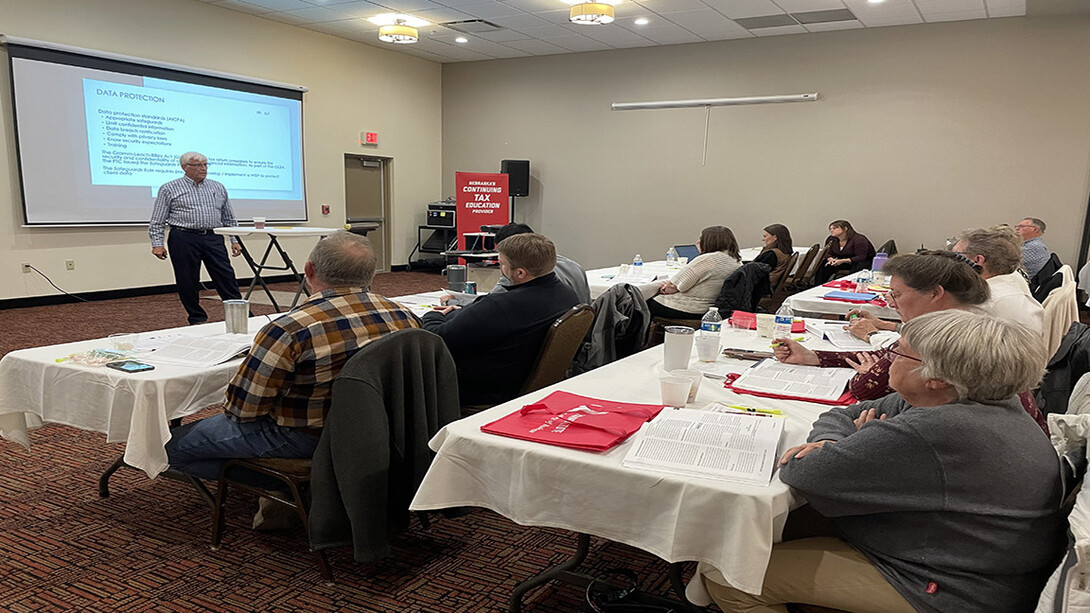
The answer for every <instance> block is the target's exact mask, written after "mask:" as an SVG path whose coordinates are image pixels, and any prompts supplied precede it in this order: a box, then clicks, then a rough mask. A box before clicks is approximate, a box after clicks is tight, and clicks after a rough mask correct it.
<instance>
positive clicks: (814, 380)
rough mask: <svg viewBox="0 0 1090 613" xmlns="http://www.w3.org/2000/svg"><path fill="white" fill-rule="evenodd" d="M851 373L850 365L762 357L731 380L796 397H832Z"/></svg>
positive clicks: (740, 386) (739, 385) (741, 386)
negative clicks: (825, 365) (804, 363)
mask: <svg viewBox="0 0 1090 613" xmlns="http://www.w3.org/2000/svg"><path fill="white" fill-rule="evenodd" d="M854 376H855V371H854V370H852V369H851V368H822V367H820V366H799V365H797V364H782V363H780V362H777V361H776V360H764V361H761V362H758V363H756V364H754V365H753V366H751V367H749V368H748V369H746V371H745V372H744V373H742V376H741V377H738V379H737V380H736V381H735V382H734V383H733V384H732V386H733V387H736V388H738V389H744V390H749V391H751V392H765V393H769V394H779V395H783V396H795V397H797V398H814V399H818V400H836V399H837V398H840V396H841V394H843V393H844V388H845V387H846V386H847V385H848V381H851V379H852V377H854Z"/></svg>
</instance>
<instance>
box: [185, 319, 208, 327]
mask: <svg viewBox="0 0 1090 613" xmlns="http://www.w3.org/2000/svg"><path fill="white" fill-rule="evenodd" d="M206 323H208V320H207V319H190V320H189V325H191V326H199V325H201V324H206Z"/></svg>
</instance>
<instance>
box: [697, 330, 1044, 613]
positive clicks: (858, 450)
mask: <svg viewBox="0 0 1090 613" xmlns="http://www.w3.org/2000/svg"><path fill="white" fill-rule="evenodd" d="M1044 365H1045V352H1044V348H1043V344H1042V342H1041V339H1040V337H1039V336H1035V335H1032V334H1030V333H1029V332H1027V331H1026V330H1025V328H1023V327H1021V326H1018V325H1015V324H1011V323H1009V322H1007V321H1005V320H1001V319H998V318H993V317H989V316H987V315H981V314H977V313H971V312H964V311H942V312H938V313H930V314H927V315H922V316H920V317H917V318H915V319H913V320H912V321H910V322H908V323H906V324H905V325H904V328H903V330H902V337H901V343H900V345H899V346H898V347H897V349H896V357H895V359H894V361H893V363H892V365H891V366H890V373H889V374H890V384H891V385H892V387H893V389H895V390H896V391H897V393H894V394H890V395H889V396H886V397H885V398H882V399H879V400H874V401H869V402H863V403H859V404H856V405H853V406H850V407H846V408H838V409H833V410H831V411H828V412H826V413H824V414H823V415H822V416H821V417H819V418H818V420H817V421H816V422H814V426H813V430H812V431H811V432H810V436H809V437H808V439H807V440H808V441H809V442H807V443H806V444H804V445H800V446H798V447H794V448H792V449H789V450H787V452H786V453H785V454H784V455H783V458H782V459H781V464H782V465H783V467H782V468H781V469H780V479H782V480H783V482H784V483H787V484H788V485H791V486H792V487H794V488H795V489H796V490H798V491H799V493H801V494H803V495H804V496H805V497H806V499H807V500H808V501H809V503H810V505H811V507H813V509H814V510H815V511H817V512H819V513H820V514H822V515H824V516H825V517H827V518H829V519H830V520H831V521H832V524H833V525H834V526H835V528H836V536H835V537H817V538H807V539H800V540H795V541H786V542H783V543H780V544H777V545H775V546H774V547H773V550H772V556H771V558H770V561H769V566H768V571H767V574H766V575H765V584H764V589H763V591H762V595H760V596H754V595H751V594H746V593H744V592H741V591H740V590H736V589H733V588H729V587H726V586H723V585H719V584H717V583H715V582H714V581H713V580H709V579H707V578H705V584H706V586H707V587H708V590H709V592H710V593H711V594H712V597H713V598H714V599H715V600H716V602H717V603H718V604H719V606H720V607H722V609H723V610H724V611H754V612H756V611H787V609H786V605H785V604H784V603H805V604H814V605H819V606H825V607H832V608H836V609H841V610H845V611H856V612H865V611H875V612H878V611H882V612H886V613H895V612H899V611H934V612H940V611H941V612H950V611H957V612H959V613H960V612H970V611H980V612H985V611H986V612H988V613H1001V612H1005V611H1032V610H1033V607H1034V604H1035V603H1036V601H1037V598H1038V596H1039V594H1040V591H1041V588H1042V587H1043V585H1044V582H1045V580H1046V578H1047V577H1048V575H1049V573H1050V572H1051V571H1052V570H1053V569H1054V567H1055V564H1056V563H1057V562H1058V556H1059V555H1060V554H1061V553H1062V549H1063V544H1064V518H1063V517H1062V516H1061V514H1060V512H1059V507H1060V503H1061V499H1062V498H1063V488H1062V485H1061V482H1060V476H1059V475H1060V470H1059V460H1058V458H1057V455H1056V452H1055V451H1054V450H1053V449H1052V447H1051V445H1050V444H1049V442H1048V440H1047V439H1045V438H1044V437H1042V436H1041V434H1040V430H1039V429H1038V427H1037V425H1036V424H1035V423H1034V421H1033V419H1032V418H1030V417H1029V415H1027V414H1026V412H1025V411H1024V410H1023V409H1022V407H1021V405H1020V404H1019V402H1018V399H1017V397H1016V396H1015V394H1016V393H1017V392H1018V391H1019V390H1024V389H1030V388H1032V387H1034V386H1035V385H1036V384H1037V382H1038V381H1040V378H1041V375H1042V373H1043V372H1044Z"/></svg>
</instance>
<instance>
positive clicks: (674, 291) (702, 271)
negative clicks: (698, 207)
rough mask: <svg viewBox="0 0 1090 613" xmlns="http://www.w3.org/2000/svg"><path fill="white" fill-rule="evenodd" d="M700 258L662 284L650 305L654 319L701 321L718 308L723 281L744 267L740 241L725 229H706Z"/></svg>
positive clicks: (698, 247) (723, 227)
mask: <svg viewBox="0 0 1090 613" xmlns="http://www.w3.org/2000/svg"><path fill="white" fill-rule="evenodd" d="M696 248H697V249H699V250H700V255H698V256H696V257H695V258H693V260H692V261H690V262H689V263H688V264H686V265H685V266H684V267H682V269H681V270H679V271H677V274H675V275H674V277H673V278H672V279H670V280H669V281H665V282H663V283H662V284H661V285H660V286H659V289H658V292H659V293H658V295H657V296H654V297H653V298H651V299H650V300H648V301H647V308H648V309H650V311H651V315H653V316H655V317H669V318H673V319H693V318H696V319H700V318H701V317H702V316H703V315H704V314H705V313H707V312H708V307H710V306H713V305H714V304H715V299H716V298H718V297H719V292H720V290H722V289H723V281H726V279H727V277H729V276H730V274H731V273H732V272H734V271H735V270H738V269H739V268H741V266H742V262H741V260H740V259H739V257H738V241H737V240H736V239H735V238H734V233H733V232H731V231H730V228H727V227H725V226H711V227H708V228H704V230H703V231H702V232H701V233H700V238H699V239H698V240H697V241H696Z"/></svg>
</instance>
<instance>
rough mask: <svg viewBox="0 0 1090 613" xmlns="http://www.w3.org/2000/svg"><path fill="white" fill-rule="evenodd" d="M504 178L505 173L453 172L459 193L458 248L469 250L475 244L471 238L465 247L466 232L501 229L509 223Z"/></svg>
mask: <svg viewBox="0 0 1090 613" xmlns="http://www.w3.org/2000/svg"><path fill="white" fill-rule="evenodd" d="M507 179H508V176H507V175H506V174H503V173H498V172H497V173H492V172H456V173H454V185H455V188H456V189H457V192H458V196H457V200H458V215H457V218H458V248H459V249H469V248H470V247H473V246H474V243H476V241H475V240H473V238H474V237H472V236H471V237H470V240H469V241H468V243H469V244H468V246H467V241H466V236H465V235H466V233H467V232H469V233H473V232H480V231H481V226H483V225H497V226H502V225H506V224H508V223H510V222H511V212H510V208H509V204H510V202H511V200H510V198H508V195H507V194H508V192H507ZM478 248H479V247H478Z"/></svg>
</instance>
